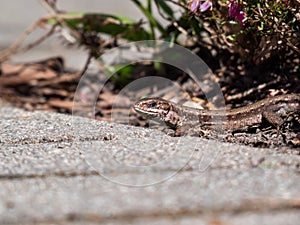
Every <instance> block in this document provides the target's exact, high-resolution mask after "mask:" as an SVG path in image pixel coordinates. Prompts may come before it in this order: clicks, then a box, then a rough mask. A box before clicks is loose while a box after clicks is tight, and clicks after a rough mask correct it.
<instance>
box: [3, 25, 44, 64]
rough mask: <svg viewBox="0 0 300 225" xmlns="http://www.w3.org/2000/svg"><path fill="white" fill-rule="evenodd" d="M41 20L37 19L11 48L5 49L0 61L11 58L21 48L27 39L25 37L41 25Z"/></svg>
mask: <svg viewBox="0 0 300 225" xmlns="http://www.w3.org/2000/svg"><path fill="white" fill-rule="evenodd" d="M40 23H41V21H40V20H39V21H37V22H35V23H34V24H32V25H31V26H29V27H28V28H27V29H26V30H25V31H24V32H23V34H21V36H20V37H19V38H18V39H17V41H16V42H15V43H13V44H12V45H11V46H10V47H9V48H7V49H5V50H4V51H2V52H1V53H0V62H3V61H6V60H8V59H9V58H10V56H11V55H12V54H15V53H18V52H19V51H20V50H19V48H20V46H21V44H22V43H23V42H24V41H25V39H26V38H27V37H28V36H29V35H30V34H31V33H32V32H33V31H34V30H35V29H37V27H39V26H40Z"/></svg>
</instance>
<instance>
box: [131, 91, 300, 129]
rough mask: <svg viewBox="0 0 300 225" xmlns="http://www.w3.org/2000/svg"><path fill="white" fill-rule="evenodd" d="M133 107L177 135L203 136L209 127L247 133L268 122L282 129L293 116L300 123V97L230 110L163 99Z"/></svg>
mask: <svg viewBox="0 0 300 225" xmlns="http://www.w3.org/2000/svg"><path fill="white" fill-rule="evenodd" d="M133 108H134V110H135V111H136V112H138V113H139V114H141V115H142V116H144V117H146V118H148V119H152V120H156V121H160V122H164V123H165V124H166V125H168V126H169V127H171V128H172V129H174V130H176V133H177V134H181V133H183V131H186V130H188V134H190V133H194V134H195V133H197V134H199V132H200V131H201V130H203V129H204V130H205V129H209V128H210V129H214V130H215V129H216V130H230V131H235V130H244V129H247V128H250V127H254V126H258V125H260V124H261V123H262V122H263V120H264V119H265V120H266V121H268V122H269V123H270V124H272V125H273V126H275V127H277V128H279V127H280V126H281V125H282V124H283V123H284V118H286V117H288V116H290V115H292V116H293V117H294V118H296V119H297V120H298V122H300V120H299V115H300V94H287V95H281V96H275V97H270V98H266V99H263V100H261V101H258V102H256V103H253V104H251V105H248V106H244V107H240V108H236V109H231V110H228V111H225V110H211V111H210V110H204V109H197V108H191V107H186V106H182V105H178V104H175V103H173V102H170V101H167V100H164V99H161V98H144V99H141V100H139V101H137V102H136V103H135V104H134V107H133ZM299 124H300V123H299ZM191 131H192V132H191Z"/></svg>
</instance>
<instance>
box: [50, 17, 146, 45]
mask: <svg viewBox="0 0 300 225" xmlns="http://www.w3.org/2000/svg"><path fill="white" fill-rule="evenodd" d="M60 20H63V21H64V22H65V23H66V24H67V25H68V27H69V28H71V29H74V30H77V31H79V32H96V33H104V34H108V35H111V36H116V35H121V37H122V38H125V39H128V40H131V41H138V40H145V39H149V37H150V35H149V33H148V32H147V31H145V30H144V28H142V27H141V24H140V23H137V22H135V21H134V20H132V19H129V18H127V17H121V16H115V15H109V14H102V13H67V14H61V15H59V20H58V19H56V18H50V19H49V20H48V23H50V24H54V23H57V22H58V21H60Z"/></svg>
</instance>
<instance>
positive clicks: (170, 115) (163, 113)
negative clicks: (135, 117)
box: [133, 98, 179, 128]
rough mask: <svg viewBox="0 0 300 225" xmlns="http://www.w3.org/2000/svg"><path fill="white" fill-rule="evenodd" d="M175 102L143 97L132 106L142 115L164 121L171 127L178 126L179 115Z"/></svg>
mask: <svg viewBox="0 0 300 225" xmlns="http://www.w3.org/2000/svg"><path fill="white" fill-rule="evenodd" d="M174 105H175V104H173V103H171V102H169V101H167V100H164V99H161V98H143V99H141V100H139V101H137V102H136V103H135V104H134V106H133V108H134V110H135V111H136V112H137V113H139V114H141V115H142V116H143V117H145V118H147V119H151V120H155V121H158V122H164V123H166V124H167V125H168V126H170V127H172V128H176V127H177V126H178V120H179V116H178V114H177V112H176V110H175V107H174Z"/></svg>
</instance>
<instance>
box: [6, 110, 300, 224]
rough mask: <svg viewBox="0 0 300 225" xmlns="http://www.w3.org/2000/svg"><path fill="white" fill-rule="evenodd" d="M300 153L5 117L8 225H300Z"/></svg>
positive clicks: (29, 115)
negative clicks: (299, 224) (298, 224)
mask: <svg viewBox="0 0 300 225" xmlns="http://www.w3.org/2000/svg"><path fill="white" fill-rule="evenodd" d="M299 168H300V156H299V149H298V150H297V149H259V148H250V147H246V146H241V145H234V144H228V143H220V142H215V141H213V140H204V139H201V138H197V137H181V138H172V137H169V136H167V135H165V134H163V133H161V132H159V131H156V130H152V129H145V128H138V127H132V126H127V125H121V124H116V123H108V122H101V121H94V120H91V119H86V118H81V117H75V116H73V117H72V116H68V115H63V114H57V113H49V112H39V111H37V112H26V111H23V110H21V109H16V108H12V107H1V108H0V224H226V225H227V224H297V223H299V220H300V189H299V187H300V169H299Z"/></svg>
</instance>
